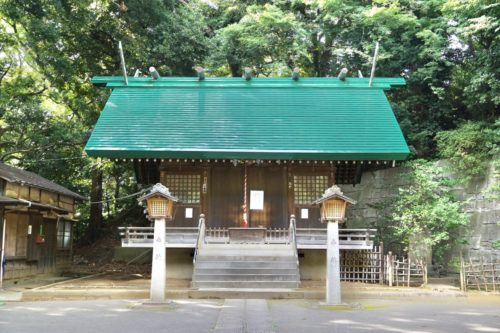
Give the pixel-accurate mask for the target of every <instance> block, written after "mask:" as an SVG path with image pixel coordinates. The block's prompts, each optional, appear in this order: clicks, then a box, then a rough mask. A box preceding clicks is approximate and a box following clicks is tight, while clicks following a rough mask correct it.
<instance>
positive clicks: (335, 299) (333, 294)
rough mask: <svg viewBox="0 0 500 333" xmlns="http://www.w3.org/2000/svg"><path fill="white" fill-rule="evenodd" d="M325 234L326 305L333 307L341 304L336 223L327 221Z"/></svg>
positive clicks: (337, 226)
mask: <svg viewBox="0 0 500 333" xmlns="http://www.w3.org/2000/svg"><path fill="white" fill-rule="evenodd" d="M327 233H328V238H327V242H328V243H327V248H326V303H327V304H329V305H335V304H340V303H341V295H340V250H339V224H338V222H336V221H335V222H333V221H329V222H328V229H327Z"/></svg>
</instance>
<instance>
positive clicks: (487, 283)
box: [460, 256, 500, 292]
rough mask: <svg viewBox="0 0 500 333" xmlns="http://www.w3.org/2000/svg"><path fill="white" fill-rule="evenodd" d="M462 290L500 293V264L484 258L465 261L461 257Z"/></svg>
mask: <svg viewBox="0 0 500 333" xmlns="http://www.w3.org/2000/svg"><path fill="white" fill-rule="evenodd" d="M460 288H461V289H462V291H467V290H471V289H475V290H479V291H493V292H497V291H500V262H499V261H498V260H496V261H495V260H493V259H491V260H489V261H487V260H485V259H484V258H482V257H481V258H480V259H476V260H474V261H473V260H472V259H470V258H469V259H468V260H464V259H463V257H462V256H461V257H460Z"/></svg>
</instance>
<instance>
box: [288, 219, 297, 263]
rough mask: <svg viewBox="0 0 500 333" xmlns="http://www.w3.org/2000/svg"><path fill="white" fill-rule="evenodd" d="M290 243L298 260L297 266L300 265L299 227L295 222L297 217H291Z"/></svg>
mask: <svg viewBox="0 0 500 333" xmlns="http://www.w3.org/2000/svg"><path fill="white" fill-rule="evenodd" d="M289 235H290V241H291V243H292V246H293V247H294V253H295V260H297V265H298V264H299V252H298V250H297V225H296V222H295V215H293V214H292V215H291V216H290V232H289Z"/></svg>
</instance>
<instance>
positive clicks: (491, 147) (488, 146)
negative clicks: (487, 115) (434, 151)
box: [436, 121, 500, 182]
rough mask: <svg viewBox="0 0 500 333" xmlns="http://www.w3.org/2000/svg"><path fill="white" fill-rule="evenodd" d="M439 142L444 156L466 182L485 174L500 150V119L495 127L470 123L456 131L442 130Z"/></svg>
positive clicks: (437, 137) (440, 150)
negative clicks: (488, 164)
mask: <svg viewBox="0 0 500 333" xmlns="http://www.w3.org/2000/svg"><path fill="white" fill-rule="evenodd" d="M436 141H437V146H438V150H439V153H440V155H441V157H443V158H446V159H448V160H449V161H450V162H451V163H452V165H453V167H454V170H455V173H456V174H457V176H458V177H459V178H460V179H461V180H462V182H468V181H470V180H471V179H472V178H473V177H475V176H478V175H480V174H484V172H485V169H486V162H487V161H489V160H490V159H492V158H493V157H494V156H495V155H496V154H498V152H499V146H498V142H500V121H497V123H496V124H495V125H493V126H488V125H487V124H484V123H477V122H467V123H465V124H463V125H462V126H460V127H458V128H457V129H454V130H449V131H443V132H439V133H438V134H437V135H436Z"/></svg>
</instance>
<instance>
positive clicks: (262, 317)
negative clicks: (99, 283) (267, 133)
mask: <svg viewBox="0 0 500 333" xmlns="http://www.w3.org/2000/svg"><path fill="white" fill-rule="evenodd" d="M0 332H1V333H10V332H12V333H25V332H47V333H59V332H61V333H63V332H64V333H68V332H69V333H94V332H117V333H118V332H119V333H126V332H146V333H153V332H154V333H157V332H169V333H171V332H172V333H173V332H182V333H187V332H215V333H219V332H220V333H222V332H227V333H230V332H231V333H232V332H307V333H312V332H328V333H336V332H339V333H340V332H342V333H350V332H363V333H366V332H419V333H430V332H443V333H445V332H446V333H459V332H500V296H488V297H469V298H464V297H453V298H444V297H440V298H415V299H392V300H354V301H352V302H350V303H349V306H341V307H329V306H325V305H322V304H321V303H319V302H317V301H313V300H268V301H264V300H259V301H256V300H227V301H224V300H175V301H172V302H171V303H169V304H165V305H146V304H142V303H140V302H138V301H136V300H134V301H125V300H109V301H103V300H96V301H48V302H12V303H3V304H0Z"/></svg>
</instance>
